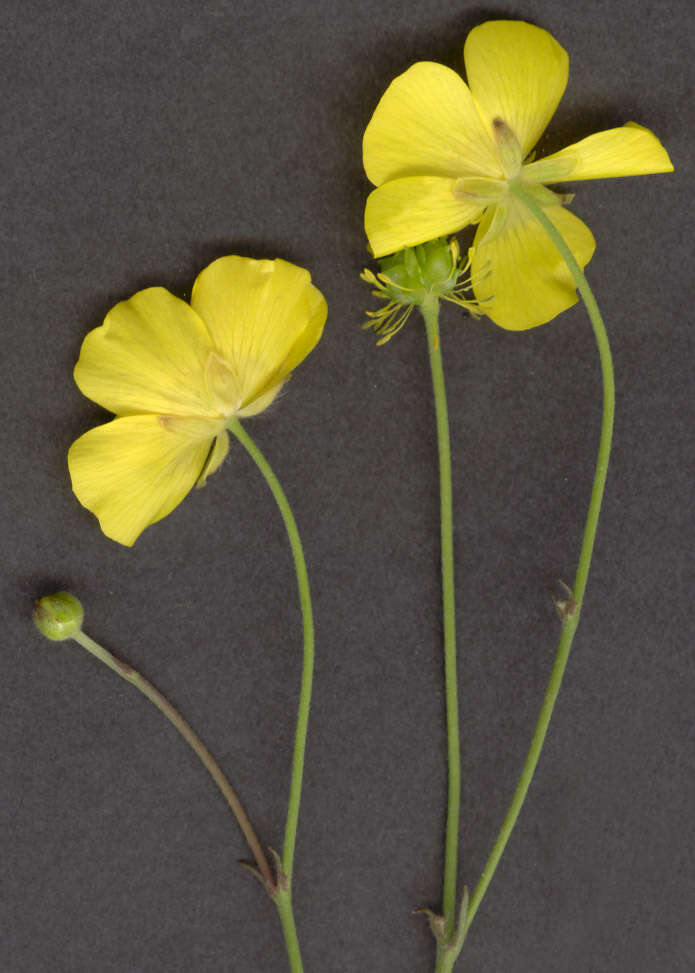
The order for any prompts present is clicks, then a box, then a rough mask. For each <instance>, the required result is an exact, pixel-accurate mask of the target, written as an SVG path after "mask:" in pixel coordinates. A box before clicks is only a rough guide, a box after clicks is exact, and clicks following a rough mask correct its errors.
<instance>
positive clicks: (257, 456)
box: [227, 419, 314, 973]
mask: <svg viewBox="0 0 695 973" xmlns="http://www.w3.org/2000/svg"><path fill="white" fill-rule="evenodd" d="M227 428H228V429H229V431H230V432H231V433H233V435H234V436H236V438H237V439H238V440H239V442H240V443H241V444H242V446H243V447H244V448H245V449H246V451H247V452H248V454H249V455H250V456H251V458H252V459H253V460H254V462H255V463H256V465H257V466H258V469H259V470H260V471H261V473H262V474H263V476H264V478H265V481H266V483H267V484H268V486H269V487H270V490H271V492H272V494H273V496H274V498H275V502H276V503H277V505H278V507H279V509H280V513H281V514H282V519H283V521H284V523H285V529H286V530H287V536H288V538H289V542H290V547H291V548H292V556H293V558H294V567H295V571H296V573H297V586H298V588H299V602H300V605H301V611H302V625H303V629H304V655H303V664H302V679H301V685H300V690H299V706H298V710H297V726H296V730H295V738H294V754H293V758H292V772H291V778H290V794H289V800H288V805H287V819H286V822H285V840H284V844H283V850H282V874H281V876H280V888H281V891H280V893H279V894H278V895H277V896H276V898H275V904H276V905H277V907H278V911H279V913H280V919H281V921H282V928H283V931H284V933H285V942H286V944H287V951H288V954H289V957H290V964H291V969H292V971H293V973H296V971H301V969H302V961H301V957H300V953H299V944H298V941H297V933H296V929H295V925H294V918H293V916H292V905H291V888H292V870H293V867H294V852H295V845H296V842H297V823H298V820H299V805H300V801H301V796H302V778H303V775H304V755H305V752H306V738H307V730H308V725H309V709H310V705H311V687H312V681H313V675H314V620H313V613H312V608H311V594H310V592H309V576H308V574H307V570H306V561H305V559H304V551H303V549H302V542H301V540H300V538H299V531H298V530H297V523H296V521H295V519H294V515H293V513H292V510H291V508H290V505H289V502H288V500H287V497H286V496H285V493H284V491H283V489H282V487H281V486H280V483H279V481H278V478H277V477H276V476H275V474H274V473H273V471H272V469H271V468H270V465H269V463H268V461H267V460H266V458H265V456H264V455H263V453H261V451H260V449H259V448H258V446H257V445H256V444H255V442H254V441H253V439H252V438H251V437H250V436H249V434H248V433H247V432H246V430H245V429H244V428H243V426H242V425H241V423H240V422H239V420H238V419H230V420H228V422H227ZM283 882H284V883H285V888H284V889H283V887H282V884H283Z"/></svg>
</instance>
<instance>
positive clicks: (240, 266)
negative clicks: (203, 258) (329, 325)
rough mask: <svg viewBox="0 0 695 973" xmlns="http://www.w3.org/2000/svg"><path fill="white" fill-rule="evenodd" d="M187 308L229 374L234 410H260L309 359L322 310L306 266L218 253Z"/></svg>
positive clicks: (323, 303)
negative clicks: (192, 311) (270, 394)
mask: <svg viewBox="0 0 695 973" xmlns="http://www.w3.org/2000/svg"><path fill="white" fill-rule="evenodd" d="M191 306H192V307H193V308H194V309H195V310H196V311H197V312H198V314H199V315H200V316H201V318H202V319H203V320H204V321H205V324H206V325H207V328H208V331H209V332H210V335H211V336H212V340H213V342H214V344H215V346H216V350H217V354H218V355H219V356H220V357H221V358H222V359H223V360H224V362H225V365H226V367H227V368H228V369H229V370H230V372H231V373H232V374H233V376H234V383H233V384H234V388H235V390H236V391H235V394H236V395H237V398H238V401H237V402H236V403H234V404H233V405H234V411H235V413H236V414H237V415H242V414H243V415H252V414H254V412H257V411H260V410H259V409H255V410H253V411H249V410H250V409H253V404H254V403H256V404H257V403H258V401H259V400H264V401H265V397H266V395H267V393H268V392H269V390H271V389H273V388H274V387H276V386H279V385H281V384H282V382H283V381H284V379H285V378H287V376H288V375H289V373H290V372H291V371H292V369H293V368H295V367H296V366H297V365H298V364H299V363H300V362H301V361H303V359H304V358H306V356H307V355H308V354H309V352H310V351H311V350H312V349H313V348H314V346H315V345H316V343H317V341H318V340H319V338H320V337H321V334H322V332H323V326H324V323H325V321H326V313H327V310H326V301H325V300H324V298H323V295H322V294H321V292H320V291H319V290H317V288H316V287H314V285H313V284H312V283H311V276H310V274H309V271H308V270H304V269H303V268H302V267H297V266H295V264H291V263H287V261H285V260H251V259H249V258H248V257H220V259H219V260H215V261H214V262H213V263H211V264H210V265H209V266H208V267H206V268H205V270H203V271H202V272H201V273H200V274H199V275H198V277H197V279H196V282H195V284H194V286H193V294H192V297H191ZM273 398H274V396H273Z"/></svg>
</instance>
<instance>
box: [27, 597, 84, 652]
mask: <svg viewBox="0 0 695 973" xmlns="http://www.w3.org/2000/svg"><path fill="white" fill-rule="evenodd" d="M83 618H84V610H83V608H82V605H81V603H80V602H79V601H78V600H77V598H75V596H74V595H71V594H70V592H69V591H57V592H56V593H55V594H54V595H46V596H45V597H43V598H37V599H36V602H35V603H34V622H35V623H36V627H37V628H38V630H39V632H41V634H42V635H45V636H46V638H47V639H51V640H52V641H53V642H64V641H65V640H66V639H70V638H72V637H73V635H75V633H76V632H79V631H80V630H81V628H82V619H83Z"/></svg>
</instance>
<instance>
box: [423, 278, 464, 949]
mask: <svg viewBox="0 0 695 973" xmlns="http://www.w3.org/2000/svg"><path fill="white" fill-rule="evenodd" d="M420 310H421V312H422V316H423V318H424V319H425V328H426V330H427V348H428V350H429V358H430V370H431V372H432V390H433V393H434V405H435V413H436V420H437V447H438V452H439V500H440V511H441V514H440V532H441V534H440V536H441V563H442V619H443V636H444V684H445V695H446V735H447V763H448V781H449V782H448V797H447V815H446V836H445V840H444V878H443V884H442V915H443V917H444V929H443V934H444V938H445V939H449V938H450V937H451V935H452V932H453V928H454V912H455V909H456V879H457V874H458V846H459V816H460V805H461V746H460V730H459V708H458V678H457V671H456V669H457V660H456V611H455V589H454V525H453V505H452V490H451V443H450V436H449V415H448V410H447V403H446V387H445V384H444V369H443V367H442V349H441V344H440V341H439V330H438V317H439V301H438V299H437V298H436V297H434V296H430V297H428V298H427V299H426V300H425V301H424V302H423V303H422V304H421V305H420Z"/></svg>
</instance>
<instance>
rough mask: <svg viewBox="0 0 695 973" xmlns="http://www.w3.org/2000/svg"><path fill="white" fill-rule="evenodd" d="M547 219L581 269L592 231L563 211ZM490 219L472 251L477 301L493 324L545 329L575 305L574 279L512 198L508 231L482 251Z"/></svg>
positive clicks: (547, 239)
mask: <svg viewBox="0 0 695 973" xmlns="http://www.w3.org/2000/svg"><path fill="white" fill-rule="evenodd" d="M545 213H546V215H547V216H548V217H550V219H551V220H552V222H553V223H554V224H555V226H556V227H557V229H558V230H559V231H560V233H561V234H562V236H563V237H564V239H565V242H566V243H567V245H568V246H569V248H570V250H571V251H572V253H573V254H574V256H575V257H576V259H577V262H578V263H579V265H580V267H584V266H586V264H587V263H588V262H589V260H590V259H591V256H592V254H593V252H594V248H595V246H596V244H595V241H594V237H593V234H592V233H591V230H590V229H589V227H588V226H586V224H585V223H583V222H582V221H581V220H580V219H578V217H576V216H574V214H573V213H570V212H569V210H567V209H565V208H564V207H563V206H559V205H558V206H549V207H547V208H546V209H545ZM491 215H492V214H489V213H486V214H485V217H484V219H483V220H482V222H481V224H480V226H479V228H478V231H477V233H476V239H475V240H474V242H473V248H472V251H471V275H472V277H473V279H474V281H476V283H475V284H474V291H475V296H476V298H477V299H478V300H479V301H480V302H481V303H483V302H486V301H489V302H490V303H489V304H485V303H483V309H484V311H485V313H486V314H487V315H488V317H490V318H491V319H492V320H493V321H494V322H495V324H498V325H499V326H500V327H501V328H507V329H508V330H510V331H524V330H526V329H527V328H535V327H536V326H537V325H539V324H545V322H546V321H550V320H551V319H552V318H554V317H555V316H556V315H557V314H560V313H561V312H562V311H564V310H566V309H567V308H568V307H571V306H572V305H573V304H576V302H577V293H576V290H575V284H574V281H573V279H572V276H571V274H570V272H569V270H568V269H567V265H566V264H565V262H564V260H563V259H562V257H561V256H560V254H559V253H558V251H557V250H556V249H555V246H554V244H553V242H552V240H551V239H550V237H549V236H548V235H547V233H546V232H545V230H544V229H543V227H542V226H541V225H540V223H538V222H537V221H536V220H535V219H534V217H533V216H532V215H531V214H530V213H529V212H528V211H527V210H526V208H525V207H524V206H523V204H522V203H521V202H520V201H519V200H517V199H515V198H514V197H512V198H510V199H509V215H508V222H507V225H506V226H505V228H504V230H503V231H502V232H501V233H499V234H498V235H497V236H495V237H493V238H492V239H490V240H489V242H485V243H483V244H482V245H480V244H479V241H480V240H481V239H482V238H483V236H484V235H485V233H486V230H487V224H488V223H489V220H490V217H491Z"/></svg>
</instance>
